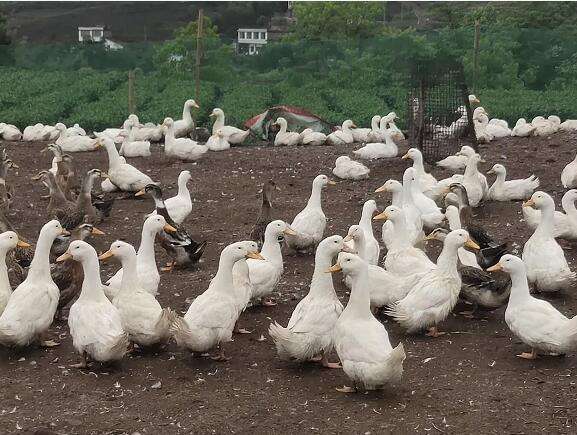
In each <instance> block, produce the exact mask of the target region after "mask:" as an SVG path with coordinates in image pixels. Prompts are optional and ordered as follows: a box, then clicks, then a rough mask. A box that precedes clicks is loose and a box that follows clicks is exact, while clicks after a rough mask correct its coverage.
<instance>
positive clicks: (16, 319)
mask: <svg viewBox="0 0 577 435" xmlns="http://www.w3.org/2000/svg"><path fill="white" fill-rule="evenodd" d="M61 234H68V232H67V231H66V230H65V229H64V228H62V226H61V225H60V222H58V221H57V220H52V221H50V222H48V223H46V224H44V226H43V227H42V229H41V230H40V235H39V236H38V243H37V245H36V251H35V252H34V258H33V259H32V263H31V264H30V268H29V270H28V275H27V277H26V279H25V280H24V281H23V282H22V283H21V284H20V285H19V286H18V287H16V289H15V290H14V292H13V293H12V296H10V299H9V300H8V304H7V305H6V308H5V309H4V311H3V312H2V315H1V316H0V344H3V345H5V346H27V345H29V344H31V343H33V342H34V341H36V340H41V344H42V345H45V346H55V345H57V343H55V342H53V341H50V340H48V341H47V340H45V338H44V337H43V336H44V334H46V333H47V332H48V328H49V327H50V325H51V324H52V320H53V318H54V313H56V308H57V307H58V299H59V298H60V291H59V290H58V286H57V285H56V284H54V281H52V277H51V275H50V258H49V257H50V248H51V247H52V242H53V241H54V239H55V238H56V237H57V236H59V235H61Z"/></svg>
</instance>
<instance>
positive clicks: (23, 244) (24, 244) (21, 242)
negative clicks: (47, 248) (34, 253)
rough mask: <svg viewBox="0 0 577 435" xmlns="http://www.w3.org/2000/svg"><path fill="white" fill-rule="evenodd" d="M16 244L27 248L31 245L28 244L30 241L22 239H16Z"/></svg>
mask: <svg viewBox="0 0 577 435" xmlns="http://www.w3.org/2000/svg"><path fill="white" fill-rule="evenodd" d="M16 246H19V247H21V248H29V247H30V246H32V245H30V243H26V242H24V241H23V240H18V243H16Z"/></svg>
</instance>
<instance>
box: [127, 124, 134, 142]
mask: <svg viewBox="0 0 577 435" xmlns="http://www.w3.org/2000/svg"><path fill="white" fill-rule="evenodd" d="M135 135H136V127H135V126H134V125H132V124H130V125H129V126H128V137H127V138H126V140H127V141H128V142H134V139H135V137H134V136H135Z"/></svg>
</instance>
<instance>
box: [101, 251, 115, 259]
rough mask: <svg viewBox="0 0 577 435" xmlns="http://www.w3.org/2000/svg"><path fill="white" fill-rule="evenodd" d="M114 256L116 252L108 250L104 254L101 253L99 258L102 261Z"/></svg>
mask: <svg viewBox="0 0 577 435" xmlns="http://www.w3.org/2000/svg"><path fill="white" fill-rule="evenodd" d="M112 257H114V253H113V252H112V251H106V252H105V253H104V254H100V255H99V256H98V259H99V260H101V261H106V260H108V259H109V258H112Z"/></svg>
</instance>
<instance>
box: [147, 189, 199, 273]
mask: <svg viewBox="0 0 577 435" xmlns="http://www.w3.org/2000/svg"><path fill="white" fill-rule="evenodd" d="M144 194H148V195H150V197H152V199H153V200H154V205H155V206H156V213H157V214H159V215H161V216H162V217H164V219H165V220H166V223H167V224H168V225H170V226H171V227H173V228H174V229H175V230H176V231H172V230H171V231H170V232H169V233H166V232H165V233H164V234H162V235H161V237H160V244H161V246H162V247H163V248H164V249H165V250H166V252H167V254H168V255H169V256H171V257H172V259H173V260H172V262H171V263H170V264H169V265H168V266H167V268H164V270H166V271H170V270H172V269H173V268H174V267H175V266H180V267H186V266H191V265H194V264H196V263H198V262H199V260H200V257H202V254H203V252H204V249H205V248H206V241H203V242H201V243H198V242H196V241H194V240H193V239H192V238H191V237H190V236H189V235H188V233H187V232H186V230H185V229H184V228H182V226H179V225H178V224H176V222H174V220H172V218H171V217H170V215H169V214H168V211H167V209H166V205H165V204H164V200H163V199H162V190H161V189H160V187H158V186H157V185H156V184H149V185H147V186H146V187H145V188H144V189H142V190H140V191H138V192H137V193H136V195H137V196H141V195H144Z"/></svg>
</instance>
